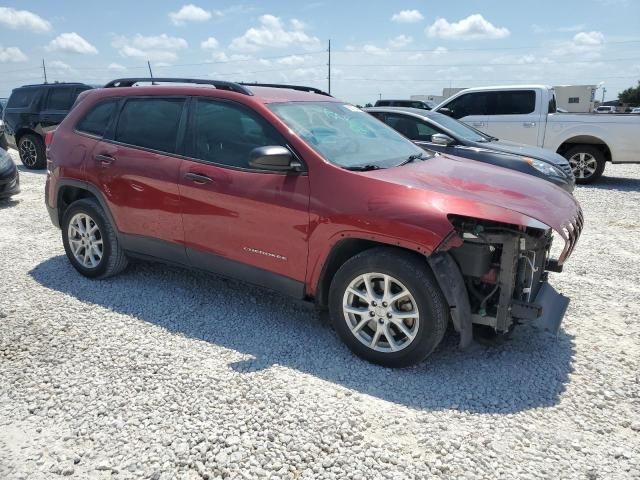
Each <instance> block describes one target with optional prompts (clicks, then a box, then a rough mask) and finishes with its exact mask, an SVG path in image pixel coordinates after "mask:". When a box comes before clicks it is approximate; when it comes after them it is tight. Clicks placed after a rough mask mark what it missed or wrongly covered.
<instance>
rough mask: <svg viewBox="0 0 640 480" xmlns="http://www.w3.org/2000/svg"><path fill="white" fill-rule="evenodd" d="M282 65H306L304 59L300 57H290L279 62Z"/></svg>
mask: <svg viewBox="0 0 640 480" xmlns="http://www.w3.org/2000/svg"><path fill="white" fill-rule="evenodd" d="M278 63H279V64H280V65H300V64H302V63H304V57H301V56H300V55H290V56H288V57H284V58H281V59H279V60H278Z"/></svg>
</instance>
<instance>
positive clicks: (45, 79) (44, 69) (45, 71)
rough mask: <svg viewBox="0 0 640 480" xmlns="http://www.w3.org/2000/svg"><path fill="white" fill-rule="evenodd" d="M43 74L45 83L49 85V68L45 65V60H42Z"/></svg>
mask: <svg viewBox="0 0 640 480" xmlns="http://www.w3.org/2000/svg"><path fill="white" fill-rule="evenodd" d="M42 73H44V83H47V67H46V65H45V64H44V58H43V59H42Z"/></svg>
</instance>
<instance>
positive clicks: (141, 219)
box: [87, 96, 186, 263]
mask: <svg viewBox="0 0 640 480" xmlns="http://www.w3.org/2000/svg"><path fill="white" fill-rule="evenodd" d="M185 103H186V98H184V97H159V96H150V97H128V98H126V99H124V100H123V101H122V102H121V105H120V111H119V116H118V118H117V120H116V121H115V122H114V123H113V124H112V126H111V127H110V129H109V130H110V131H109V132H107V134H106V135H105V137H104V138H103V139H101V140H100V141H99V142H98V144H97V145H96V146H95V148H94V149H93V152H92V154H91V158H90V159H89V162H91V167H88V168H87V180H88V181H89V182H90V183H93V184H94V185H96V186H97V187H98V188H99V189H100V191H101V192H102V193H103V195H104V197H105V199H106V202H107V204H108V207H109V209H110V211H111V213H112V215H113V218H114V221H115V223H116V225H117V227H118V230H119V231H120V232H121V234H123V240H124V243H125V245H124V246H125V248H127V249H128V250H133V251H137V252H139V253H144V254H147V255H152V256H155V257H159V258H166V259H168V260H173V261H176V262H181V263H185V262H186V256H185V252H184V246H183V241H184V232H183V229H182V215H181V213H180V196H179V192H178V175H179V174H180V167H181V165H182V158H181V157H180V154H181V153H182V144H183V141H182V137H183V135H184V126H185V123H186V108H185Z"/></svg>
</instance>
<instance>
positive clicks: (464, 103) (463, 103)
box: [443, 92, 488, 132]
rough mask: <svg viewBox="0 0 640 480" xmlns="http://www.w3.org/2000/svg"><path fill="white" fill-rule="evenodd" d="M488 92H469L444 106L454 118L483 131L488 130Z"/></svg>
mask: <svg viewBox="0 0 640 480" xmlns="http://www.w3.org/2000/svg"><path fill="white" fill-rule="evenodd" d="M487 103H488V95H487V92H469V93H464V94H462V95H460V96H459V97H456V98H454V99H453V100H451V101H450V102H448V103H446V104H445V105H443V108H448V109H449V110H450V114H451V116H452V117H453V118H455V119H457V120H460V121H462V122H465V123H466V124H468V125H471V126H472V127H475V128H477V129H478V130H481V131H483V132H484V131H486V130H487V122H488V116H487V107H488V105H487Z"/></svg>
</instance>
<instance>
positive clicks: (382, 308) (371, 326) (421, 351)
mask: <svg viewBox="0 0 640 480" xmlns="http://www.w3.org/2000/svg"><path fill="white" fill-rule="evenodd" d="M329 309H330V313H331V318H332V321H333V324H334V327H335V329H336V331H337V332H338V334H339V335H340V337H341V338H342V340H344V342H345V343H346V344H347V345H348V346H349V348H350V349H351V350H352V351H353V352H354V353H355V354H357V355H359V356H360V357H362V358H364V359H366V360H368V361H370V362H374V363H378V364H381V365H385V366H388V367H404V366H408V365H412V364H414V363H417V362H420V361H421V360H423V359H425V358H426V357H427V356H428V355H429V354H431V352H433V350H434V349H435V348H436V347H437V346H438V344H439V343H440V341H441V340H442V337H443V336H444V333H445V330H446V327H447V321H448V318H449V315H448V309H447V304H446V301H445V299H444V297H443V295H442V292H441V290H440V287H439V286H438V284H437V282H436V279H435V277H434V276H433V274H432V273H431V271H430V270H429V268H428V266H427V262H426V260H422V262H421V261H420V258H419V257H417V256H415V255H413V254H411V253H409V252H403V251H400V250H395V249H392V248H385V247H381V248H374V249H371V250H367V251H365V252H362V253H360V254H358V255H356V256H355V257H353V258H351V259H349V260H348V261H347V262H345V263H344V265H342V267H340V269H339V270H338V272H337V273H336V275H335V277H334V279H333V281H332V283H331V289H330V292H329Z"/></svg>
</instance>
